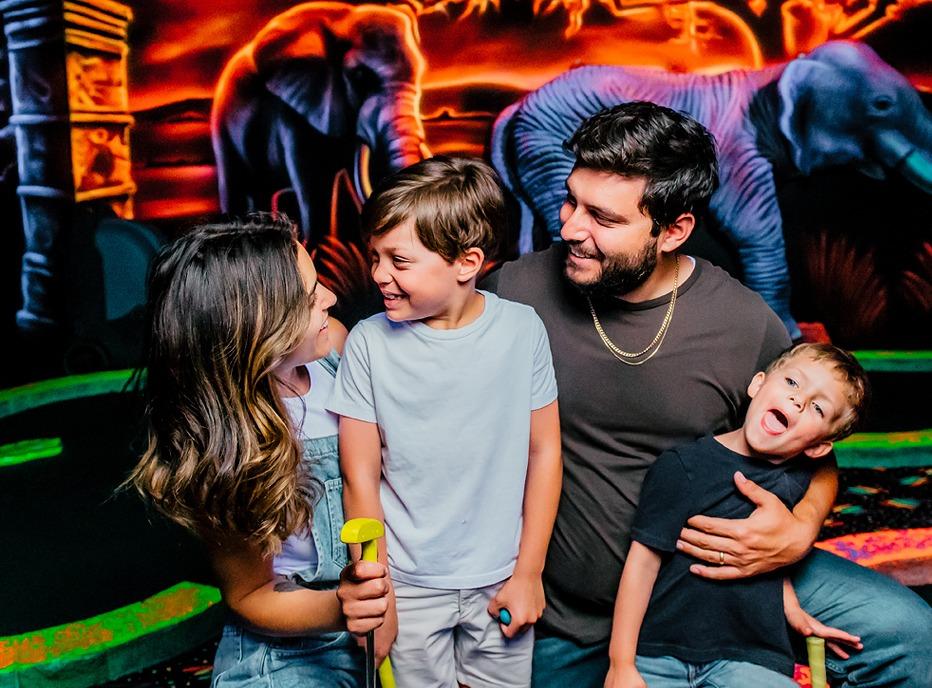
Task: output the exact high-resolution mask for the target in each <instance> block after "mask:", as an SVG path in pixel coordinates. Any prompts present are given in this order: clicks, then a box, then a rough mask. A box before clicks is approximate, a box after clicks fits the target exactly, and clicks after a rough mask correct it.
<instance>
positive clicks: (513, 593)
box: [489, 401, 563, 638]
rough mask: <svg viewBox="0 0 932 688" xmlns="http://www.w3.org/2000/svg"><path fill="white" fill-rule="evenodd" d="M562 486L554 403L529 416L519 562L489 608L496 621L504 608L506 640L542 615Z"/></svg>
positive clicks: (558, 436) (503, 627)
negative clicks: (506, 613)
mask: <svg viewBox="0 0 932 688" xmlns="http://www.w3.org/2000/svg"><path fill="white" fill-rule="evenodd" d="M562 483H563V462H562V459H561V450H560V412H559V408H558V406H557V402H556V401H553V402H551V403H550V404H547V406H544V407H543V408H540V409H537V410H535V411H532V412H531V438H530V446H529V449H528V469H527V480H526V482H525V486H524V510H523V525H522V528H521V544H520V546H519V548H518V561H517V562H516V563H515V570H514V573H512V575H511V578H509V579H508V581H507V582H506V583H505V584H504V585H503V586H502V588H501V590H499V591H498V594H497V595H496V596H495V598H494V599H493V600H492V601H491V602H490V603H489V614H491V615H492V616H494V617H497V616H498V612H499V610H500V609H501V608H502V607H507V608H508V611H509V612H510V613H511V618H512V621H511V624H509V625H508V626H505V625H504V624H502V633H503V634H504V635H505V636H506V637H508V638H513V637H514V636H516V635H518V634H519V633H521V632H523V631H524V630H525V629H526V628H527V627H528V626H530V625H531V624H533V623H535V622H536V621H537V620H538V619H539V618H540V617H541V614H543V611H544V605H545V601H544V587H543V583H542V581H541V575H542V574H543V571H544V559H546V557H547V545H548V544H549V543H550V534H551V532H552V531H553V522H554V519H556V516H557V506H558V505H559V503H560V489H561V487H562Z"/></svg>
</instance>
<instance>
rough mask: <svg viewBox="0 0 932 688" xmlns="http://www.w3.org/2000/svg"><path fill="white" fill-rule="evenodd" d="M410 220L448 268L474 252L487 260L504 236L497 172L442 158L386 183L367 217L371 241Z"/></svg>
mask: <svg viewBox="0 0 932 688" xmlns="http://www.w3.org/2000/svg"><path fill="white" fill-rule="evenodd" d="M407 220H413V221H414V230H415V232H417V236H418V239H420V241H421V243H422V244H424V246H425V247H426V248H427V249H428V250H430V251H433V252H434V253H437V254H439V255H440V256H441V257H443V259H444V260H446V261H447V262H449V263H452V262H453V261H454V260H455V259H456V258H458V257H459V256H461V255H462V254H463V252H465V251H466V250H467V249H470V248H480V249H482V251H483V253H485V255H486V257H489V256H492V255H494V253H495V252H496V251H497V249H498V243H499V237H500V236H501V235H502V233H503V232H504V230H505V225H506V212H505V197H504V194H503V192H502V187H501V182H500V181H499V178H498V175H496V174H495V171H494V170H493V169H492V168H491V167H489V166H488V165H486V164H485V163H484V162H482V161H481V160H474V159H471V158H452V157H447V156H445V155H437V156H434V157H433V158H428V159H426V160H422V161H421V162H418V163H415V164H414V165H411V166H409V167H406V168H405V169H403V170H401V171H400V172H397V173H395V174H393V175H391V176H389V177H388V178H386V179H385V180H384V181H383V182H382V184H381V185H380V186H379V188H378V189H377V190H376V191H375V193H373V194H372V196H370V197H369V200H368V201H366V205H365V207H364V208H363V212H362V229H363V235H364V236H365V237H366V239H368V238H369V237H373V236H380V235H382V234H385V233H386V232H390V231H391V230H393V229H394V228H395V227H397V226H398V225H400V224H402V223H404V222H406V221H407Z"/></svg>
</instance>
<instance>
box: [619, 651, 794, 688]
mask: <svg viewBox="0 0 932 688" xmlns="http://www.w3.org/2000/svg"><path fill="white" fill-rule="evenodd" d="M636 664H637V668H638V671H639V672H640V674H641V678H643V679H644V682H645V683H646V684H647V686H648V688H686V687H687V686H688V688H749V687H750V686H753V687H754V688H798V684H797V683H796V681H794V680H793V679H791V678H790V677H789V676H785V675H783V674H781V673H778V672H776V671H773V670H771V669H765V668H764V667H762V666H758V665H757V664H751V663H749V662H736V661H731V660H727V659H721V660H719V661H717V662H708V663H706V664H690V663H689V662H681V661H680V660H678V659H676V658H675V657H645V656H643V655H638V657H637V661H636Z"/></svg>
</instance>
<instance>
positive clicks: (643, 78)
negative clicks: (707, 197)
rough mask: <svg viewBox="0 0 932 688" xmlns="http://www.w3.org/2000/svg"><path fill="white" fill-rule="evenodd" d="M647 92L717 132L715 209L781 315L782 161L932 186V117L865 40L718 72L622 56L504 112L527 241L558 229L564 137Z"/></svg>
mask: <svg viewBox="0 0 932 688" xmlns="http://www.w3.org/2000/svg"><path fill="white" fill-rule="evenodd" d="M631 100H650V101H654V102H656V103H659V104H661V105H665V106H667V107H670V108H673V109H676V110H680V111H683V112H686V113H688V114H690V115H692V116H693V117H694V118H695V119H697V120H698V121H700V122H701V123H702V124H704V125H705V126H706V127H707V128H708V129H709V130H710V131H711V132H712V133H713V134H714V136H715V138H716V141H717V143H718V154H719V164H720V177H721V187H720V188H719V190H718V191H717V192H716V193H715V195H714V196H713V198H712V202H711V206H710V214H711V215H712V220H713V222H715V223H717V224H718V225H719V226H720V227H721V229H722V230H723V231H724V233H725V234H726V235H727V236H728V237H729V238H730V239H731V240H732V241H733V242H734V244H735V246H736V248H737V251H738V258H739V261H740V263H741V266H742V268H743V271H744V281H745V283H746V284H747V285H748V286H749V287H751V288H752V289H754V290H756V291H757V292H759V293H760V294H761V296H763V298H764V299H765V300H766V301H767V303H768V304H769V305H770V306H771V308H773V309H774V311H776V313H777V314H778V315H779V316H780V317H781V318H782V319H783V322H784V323H785V324H786V327H787V329H788V330H789V332H790V335H791V336H792V337H793V338H794V339H797V338H799V337H800V330H799V327H798V325H797V324H796V322H795V320H794V319H793V317H792V315H791V313H790V307H789V287H790V283H789V282H790V281H789V273H788V269H787V263H786V252H785V249H784V240H783V227H782V220H781V216H780V208H779V206H778V204H777V192H776V185H775V183H774V172H775V171H779V172H787V173H802V174H804V175H808V174H810V173H812V172H813V171H815V170H820V169H824V168H829V167H835V166H843V165H850V166H854V167H856V168H858V169H860V170H861V171H862V172H864V173H865V174H868V175H870V176H872V177H876V178H883V177H884V176H885V175H886V174H888V173H889V172H891V171H896V172H898V173H899V174H901V175H902V176H903V177H905V178H906V179H908V180H909V181H910V182H912V183H913V184H915V185H916V186H917V187H919V188H921V189H923V190H924V191H925V192H927V193H932V116H930V113H929V112H928V111H927V110H926V109H925V107H924V106H923V105H922V102H921V100H920V99H919V96H918V94H917V93H916V91H915V90H914V89H913V88H912V87H911V86H910V84H909V82H907V80H906V79H905V78H904V77H903V76H902V75H901V74H899V73H898V72H897V71H896V70H894V69H893V68H892V67H890V66H889V65H887V64H886V63H885V62H883V61H882V60H881V59H880V58H879V57H878V56H877V54H876V53H875V52H874V51H873V50H871V49H870V48H868V47H867V46H865V45H863V44H860V43H851V42H844V41H837V42H829V43H825V44H824V45H821V46H819V47H818V48H816V49H815V50H813V51H812V52H811V53H810V54H809V55H806V56H803V57H800V58H798V59H795V60H793V61H791V62H789V63H786V64H783V65H777V66H774V67H769V68H766V69H762V70H755V71H733V72H727V73H724V74H720V75H717V76H700V75H691V74H669V73H665V72H657V71H649V70H644V69H629V68H624V67H597V66H590V67H578V68H576V69H573V70H571V71H569V72H567V73H565V74H563V75H561V76H560V77H558V78H556V79H554V80H553V81H551V82H550V83H548V84H545V85H544V86H542V87H541V88H540V89H538V90H536V91H533V92H531V93H529V94H528V95H527V96H525V97H524V98H523V99H522V100H520V101H518V102H517V103H515V104H514V105H512V106H511V107H509V108H508V109H506V110H505V111H503V112H502V113H501V114H500V115H499V117H498V119H497V120H496V122H495V125H494V128H493V132H492V161H493V164H494V165H495V167H496V168H497V170H498V172H499V174H501V176H502V178H503V179H504V181H505V184H506V186H508V188H509V189H510V190H511V191H512V192H513V193H514V194H515V196H516V197H517V199H518V201H519V203H520V205H521V215H522V217H521V234H520V246H519V248H520V250H521V252H523V253H526V252H528V251H531V250H532V249H533V248H535V246H534V245H533V236H534V234H533V233H534V229H535V225H536V226H537V227H538V228H541V227H542V228H546V230H547V232H549V234H550V236H551V237H553V238H556V237H558V236H559V231H560V220H559V209H560V205H561V204H562V202H563V197H564V193H565V192H564V180H565V179H566V177H567V176H568V175H569V173H570V171H571V170H572V166H573V156H572V154H570V153H569V152H568V151H566V150H564V148H563V142H564V141H565V140H566V139H568V138H569V137H570V135H571V134H572V133H573V132H574V131H575V129H576V128H577V127H578V126H579V124H580V123H581V122H582V121H583V120H584V119H585V118H587V117H588V116H590V115H592V114H594V113H595V112H597V111H599V110H601V109H603V108H605V107H609V106H612V105H615V104H618V103H622V102H626V101H631Z"/></svg>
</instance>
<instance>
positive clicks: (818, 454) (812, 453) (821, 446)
mask: <svg viewBox="0 0 932 688" xmlns="http://www.w3.org/2000/svg"><path fill="white" fill-rule="evenodd" d="M834 444H835V443H834V442H830V441H828V440H825V441H824V442H819V443H818V444H816V445H813V446H811V447H809V448H808V449H803V454H805V455H806V456H808V457H809V458H810V459H821V458H822V457H823V456H825V455H826V454H828V453H829V452H830V451H832V446H833V445H834Z"/></svg>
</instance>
